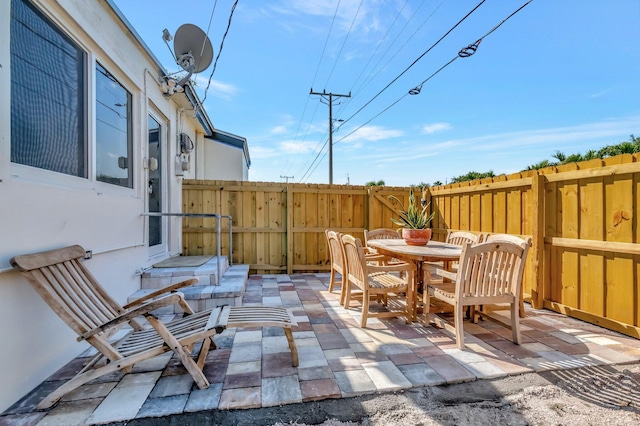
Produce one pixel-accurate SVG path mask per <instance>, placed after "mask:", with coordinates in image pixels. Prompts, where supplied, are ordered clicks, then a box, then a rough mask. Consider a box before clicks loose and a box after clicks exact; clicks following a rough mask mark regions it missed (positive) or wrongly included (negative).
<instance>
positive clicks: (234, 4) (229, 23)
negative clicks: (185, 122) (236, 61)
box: [201, 0, 239, 105]
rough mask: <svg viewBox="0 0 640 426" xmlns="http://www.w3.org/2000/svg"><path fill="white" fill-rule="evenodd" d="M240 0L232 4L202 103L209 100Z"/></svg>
mask: <svg viewBox="0 0 640 426" xmlns="http://www.w3.org/2000/svg"><path fill="white" fill-rule="evenodd" d="M238 1H239V0H236V1H235V2H234V3H233V6H231V13H230V14H229V21H228V22H227V29H226V30H225V31H224V34H223V35H222V40H221V41H220V48H219V49H218V55H217V56H216V60H215V61H214V62H213V69H212V70H211V74H210V75H209V81H208V82H207V88H206V89H204V98H203V99H202V102H201V103H202V104H203V105H204V101H206V100H207V94H208V93H209V86H211V79H212V78H213V74H214V73H215V72H216V67H217V66H218V59H220V54H221V53H222V48H223V47H224V41H225V39H226V38H227V35H228V34H229V28H231V21H232V19H233V12H235V10H236V6H238Z"/></svg>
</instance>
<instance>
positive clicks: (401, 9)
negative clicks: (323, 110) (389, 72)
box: [351, 0, 426, 89]
mask: <svg viewBox="0 0 640 426" xmlns="http://www.w3.org/2000/svg"><path fill="white" fill-rule="evenodd" d="M425 1H426V0H422V3H421V4H420V6H419V7H418V8H417V9H416V11H415V12H414V14H413V16H415V14H416V13H417V12H418V10H420V7H422V5H423V4H424V2H425ZM408 2H409V0H405V2H404V4H403V5H402V8H400V10H398V13H397V14H396V17H395V18H394V19H393V22H392V23H391V25H389V28H387V32H386V33H385V34H384V35H383V36H382V38H381V39H380V42H378V45H377V46H376V48H375V49H374V51H373V53H372V54H371V56H369V60H368V61H367V63H366V64H364V67H362V71H360V74H358V77H356V80H355V81H354V82H353V85H351V88H352V89H353V88H354V87H355V85H356V84H357V83H358V81H360V78H361V77H362V74H364V72H365V71H366V70H367V67H368V66H369V64H370V63H371V61H372V60H373V57H374V56H376V53H378V50H379V49H380V47H381V46H382V43H384V41H385V40H386V39H387V36H388V35H389V33H390V32H391V29H392V28H393V26H394V25H395V24H396V21H397V20H398V18H399V17H400V15H401V14H402V11H403V10H404V8H405V7H406V6H407V3H408ZM413 16H412V17H411V18H410V19H409V20H407V22H406V23H405V26H404V27H403V29H404V28H406V26H407V25H408V24H409V22H411V19H412V18H413ZM401 33H402V30H400V32H399V33H398V35H400V34H401ZM395 40H397V36H396V38H395V39H394V41H395ZM391 46H393V42H391V44H390V46H389V47H391ZM387 51H388V49H387ZM383 56H384V55H383Z"/></svg>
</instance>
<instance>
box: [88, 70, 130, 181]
mask: <svg viewBox="0 0 640 426" xmlns="http://www.w3.org/2000/svg"><path fill="white" fill-rule="evenodd" d="M131 134H132V132H131V94H130V93H129V92H127V90H126V89H125V88H124V87H122V85H121V84H120V83H118V81H117V80H116V79H115V78H114V77H113V76H112V75H111V74H110V73H109V72H108V71H107V70H105V69H104V68H103V67H102V65H100V64H97V65H96V179H97V180H99V181H102V182H107V183H112V184H115V185H120V186H124V187H127V188H133V170H132V167H131V165H132V162H131V154H132V150H133V149H132V138H131Z"/></svg>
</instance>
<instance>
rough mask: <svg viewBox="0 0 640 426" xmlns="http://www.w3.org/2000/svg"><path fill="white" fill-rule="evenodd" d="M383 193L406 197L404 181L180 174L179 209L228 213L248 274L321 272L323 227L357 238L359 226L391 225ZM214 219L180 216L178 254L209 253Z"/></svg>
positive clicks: (325, 264) (237, 257)
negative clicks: (382, 183) (369, 183)
mask: <svg viewBox="0 0 640 426" xmlns="http://www.w3.org/2000/svg"><path fill="white" fill-rule="evenodd" d="M391 194H393V195H395V196H397V197H398V198H399V199H400V200H403V201H404V202H405V203H406V202H407V198H408V194H409V188H398V187H366V186H352V185H344V186H341V185H307V184H280V183H266V182H236V181H199V180H198V181H196V180H187V181H184V182H183V213H219V214H222V215H231V216H232V217H233V254H232V256H233V258H232V259H233V262H234V263H244V264H249V265H250V268H251V270H252V271H255V272H256V273H292V272H316V271H328V270H329V252H328V248H327V245H326V242H325V235H324V231H325V229H327V228H330V229H333V230H337V231H340V232H346V233H350V234H352V235H355V236H357V237H360V238H362V237H363V236H364V230H365V229H375V228H382V227H384V228H390V227H392V226H393V223H392V222H391V217H392V216H393V213H394V212H393V211H392V209H391V207H392V206H391V204H390V202H389V199H388V197H389V195H391ZM215 225H216V224H215V221H214V220H213V219H197V218H186V219H184V221H183V244H182V245H183V254H184V255H201V254H214V253H216V249H217V248H216V238H215V232H216V228H215ZM224 225H225V224H224V223H223V233H227V232H228V227H224ZM222 241H223V242H222V254H223V255H228V254H229V247H228V243H227V241H228V238H227V237H226V236H224V237H223V238H222Z"/></svg>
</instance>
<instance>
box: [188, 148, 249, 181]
mask: <svg viewBox="0 0 640 426" xmlns="http://www.w3.org/2000/svg"><path fill="white" fill-rule="evenodd" d="M199 146H200V147H201V148H200V149H199V150H198V158H197V162H198V167H197V179H207V180H240V181H245V180H248V179H249V168H248V167H247V162H246V160H245V158H244V151H243V150H242V149H240V148H238V147H235V146H231V145H227V144H224V143H221V142H216V141H213V140H210V139H203V140H201V141H199Z"/></svg>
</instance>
